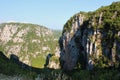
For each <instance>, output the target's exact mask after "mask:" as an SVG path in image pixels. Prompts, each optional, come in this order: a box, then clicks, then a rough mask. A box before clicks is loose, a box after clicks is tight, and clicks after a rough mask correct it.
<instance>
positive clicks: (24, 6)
mask: <svg viewBox="0 0 120 80" xmlns="http://www.w3.org/2000/svg"><path fill="white" fill-rule="evenodd" d="M116 1H120V0H0V23H2V22H9V21H16V22H29V23H33V24H40V25H43V26H46V27H48V28H50V29H61V30H62V29H63V25H64V24H65V23H66V21H67V20H68V19H69V18H70V17H71V16H73V15H74V14H75V13H78V12H80V11H94V10H96V9H98V8H99V7H101V6H105V5H110V4H111V3H112V2H116Z"/></svg>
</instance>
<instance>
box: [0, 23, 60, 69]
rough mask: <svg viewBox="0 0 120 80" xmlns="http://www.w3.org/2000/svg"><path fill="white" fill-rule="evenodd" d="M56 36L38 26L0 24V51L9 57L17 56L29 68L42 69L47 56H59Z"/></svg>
mask: <svg viewBox="0 0 120 80" xmlns="http://www.w3.org/2000/svg"><path fill="white" fill-rule="evenodd" d="M54 34H55V33H53V31H52V30H50V29H48V28H46V27H43V26H40V25H36V24H30V23H14V22H13V23H3V24H0V51H2V52H4V53H5V55H6V56H7V57H10V56H11V55H13V54H14V55H16V56H17V57H18V58H19V60H20V61H22V62H23V63H25V64H27V65H29V66H33V67H39V68H42V67H44V64H45V59H46V56H47V54H49V53H51V54H59V52H58V51H59V49H58V47H57V42H58V41H57V38H56V37H55V36H54ZM53 43H54V44H53ZM52 62H55V61H52Z"/></svg>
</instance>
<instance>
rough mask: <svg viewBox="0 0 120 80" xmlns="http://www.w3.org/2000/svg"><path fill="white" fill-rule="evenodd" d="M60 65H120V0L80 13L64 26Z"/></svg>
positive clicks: (68, 66)
mask: <svg viewBox="0 0 120 80" xmlns="http://www.w3.org/2000/svg"><path fill="white" fill-rule="evenodd" d="M59 44H60V50H61V53H60V64H61V67H62V69H64V70H72V69H74V68H76V67H81V68H82V69H92V68H93V66H94V67H96V68H106V67H111V66H112V67H113V66H116V67H118V65H119V64H120V2H114V3H112V4H111V5H110V6H105V7H101V8H99V9H98V10H96V11H94V12H88V13H87V12H80V13H77V14H75V15H74V16H73V17H71V18H70V19H69V20H68V21H67V22H66V24H65V25H64V28H63V33H62V36H61V37H60V39H59Z"/></svg>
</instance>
